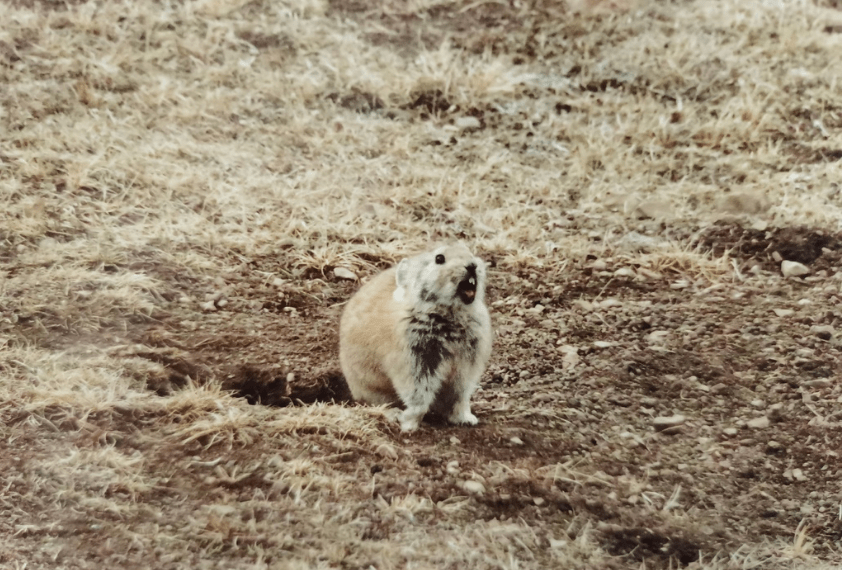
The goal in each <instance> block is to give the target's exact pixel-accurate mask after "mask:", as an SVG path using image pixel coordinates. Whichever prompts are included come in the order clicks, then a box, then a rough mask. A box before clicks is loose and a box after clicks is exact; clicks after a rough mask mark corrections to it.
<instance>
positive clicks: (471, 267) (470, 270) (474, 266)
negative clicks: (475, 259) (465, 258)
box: [465, 263, 477, 276]
mask: <svg viewBox="0 0 842 570" xmlns="http://www.w3.org/2000/svg"><path fill="white" fill-rule="evenodd" d="M465 269H467V270H468V273H470V274H471V275H474V276H476V274H477V264H476V263H469V264H468V265H466V266H465Z"/></svg>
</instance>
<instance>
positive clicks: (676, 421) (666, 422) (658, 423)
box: [652, 414, 687, 431]
mask: <svg viewBox="0 0 842 570" xmlns="http://www.w3.org/2000/svg"><path fill="white" fill-rule="evenodd" d="M686 421H687V418H686V417H684V416H682V415H681V414H675V415H672V416H661V417H658V418H655V419H654V420H652V425H654V426H655V429H656V430H658V431H660V430H664V429H667V428H671V427H675V426H680V425H681V424H683V423H684V422H686Z"/></svg>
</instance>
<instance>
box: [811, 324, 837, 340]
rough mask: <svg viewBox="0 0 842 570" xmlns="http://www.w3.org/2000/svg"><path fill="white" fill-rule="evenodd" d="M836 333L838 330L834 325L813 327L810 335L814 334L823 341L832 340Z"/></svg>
mask: <svg viewBox="0 0 842 570" xmlns="http://www.w3.org/2000/svg"><path fill="white" fill-rule="evenodd" d="M835 332H836V329H835V328H833V325H813V326H811V327H810V334H813V335H815V336H817V337H819V338H820V339H822V340H830V339H831V338H833V333H835Z"/></svg>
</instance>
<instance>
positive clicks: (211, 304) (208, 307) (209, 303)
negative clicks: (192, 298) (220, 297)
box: [199, 299, 216, 312]
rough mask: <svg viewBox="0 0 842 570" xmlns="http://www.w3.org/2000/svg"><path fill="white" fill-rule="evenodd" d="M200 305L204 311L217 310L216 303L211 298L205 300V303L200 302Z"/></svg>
mask: <svg viewBox="0 0 842 570" xmlns="http://www.w3.org/2000/svg"><path fill="white" fill-rule="evenodd" d="M199 307H201V309H202V310H203V311H207V312H211V311H215V310H216V303H215V302H214V301H213V299H211V300H210V301H205V302H204V303H199Z"/></svg>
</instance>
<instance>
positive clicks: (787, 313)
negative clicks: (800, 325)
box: [773, 309, 795, 317]
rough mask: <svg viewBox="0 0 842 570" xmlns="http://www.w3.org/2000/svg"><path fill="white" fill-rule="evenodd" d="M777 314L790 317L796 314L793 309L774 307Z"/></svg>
mask: <svg viewBox="0 0 842 570" xmlns="http://www.w3.org/2000/svg"><path fill="white" fill-rule="evenodd" d="M773 310H774V311H775V314H776V315H778V316H779V317H789V316H790V315H794V314H795V311H794V310H793V309H773Z"/></svg>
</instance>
